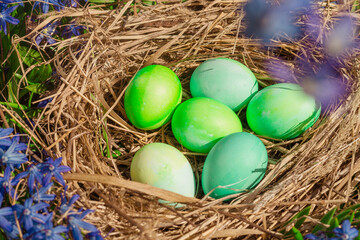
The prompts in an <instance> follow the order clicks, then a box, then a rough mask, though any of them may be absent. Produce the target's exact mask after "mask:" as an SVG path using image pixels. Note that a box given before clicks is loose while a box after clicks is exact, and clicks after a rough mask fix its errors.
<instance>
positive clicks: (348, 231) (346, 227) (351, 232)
mask: <svg viewBox="0 0 360 240" xmlns="http://www.w3.org/2000/svg"><path fill="white" fill-rule="evenodd" d="M333 233H334V234H335V235H336V237H335V238H331V239H332V240H342V239H347V240H353V239H354V238H356V237H357V236H358V235H359V231H358V230H357V229H356V228H352V227H351V223H350V221H349V220H348V219H346V220H344V221H343V222H342V224H341V228H335V229H334V230H333Z"/></svg>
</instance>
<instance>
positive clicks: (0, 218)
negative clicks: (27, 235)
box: [0, 207, 13, 232]
mask: <svg viewBox="0 0 360 240" xmlns="http://www.w3.org/2000/svg"><path fill="white" fill-rule="evenodd" d="M9 215H13V210H12V208H11V207H4V208H1V209H0V228H2V229H4V230H6V231H8V232H11V231H12V224H11V223H10V222H9V221H8V220H7V219H6V218H5V217H4V216H9Z"/></svg>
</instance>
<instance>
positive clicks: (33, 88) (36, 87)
mask: <svg viewBox="0 0 360 240" xmlns="http://www.w3.org/2000/svg"><path fill="white" fill-rule="evenodd" d="M25 88H26V89H27V90H29V91H30V92H33V93H37V94H42V93H44V92H45V91H46V85H45V84H43V83H35V84H32V85H28V86H26V87H25Z"/></svg>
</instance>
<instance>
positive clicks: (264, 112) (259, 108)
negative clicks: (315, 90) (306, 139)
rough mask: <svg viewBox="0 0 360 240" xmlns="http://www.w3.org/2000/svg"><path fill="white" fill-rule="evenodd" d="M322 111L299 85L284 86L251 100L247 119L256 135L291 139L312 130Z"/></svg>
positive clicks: (281, 85) (286, 84)
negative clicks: (309, 129)
mask: <svg viewBox="0 0 360 240" xmlns="http://www.w3.org/2000/svg"><path fill="white" fill-rule="evenodd" d="M320 112H321V106H320V104H319V103H317V101H316V100H315V99H314V98H313V97H312V96H310V95H308V94H306V93H305V92H304V91H303V89H302V88H301V87H300V86H299V85H297V84H292V83H280V84H275V85H271V86H269V87H266V88H264V89H263V90H261V91H259V92H258V93H257V94H256V95H255V96H254V97H253V98H252V99H251V101H250V103H249V105H248V108H247V111H246V119H247V121H248V124H249V126H250V128H251V129H252V130H253V131H254V132H255V133H256V134H259V135H262V136H267V137H271V138H276V139H291V138H295V137H297V136H299V135H300V134H302V133H303V132H304V131H306V129H308V128H309V127H311V126H312V125H313V124H314V123H315V122H316V120H317V119H318V118H319V116H320Z"/></svg>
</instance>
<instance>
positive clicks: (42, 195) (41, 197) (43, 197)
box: [31, 183, 56, 202]
mask: <svg viewBox="0 0 360 240" xmlns="http://www.w3.org/2000/svg"><path fill="white" fill-rule="evenodd" d="M52 185H53V183H49V184H48V185H46V186H44V187H42V188H41V189H40V190H39V191H37V192H35V193H34V194H33V195H32V196H31V197H32V198H33V199H34V200H35V201H37V202H40V201H52V200H54V199H55V197H56V195H55V194H47V193H46V192H47V191H48V190H49V189H50V188H51V186H52Z"/></svg>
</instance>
